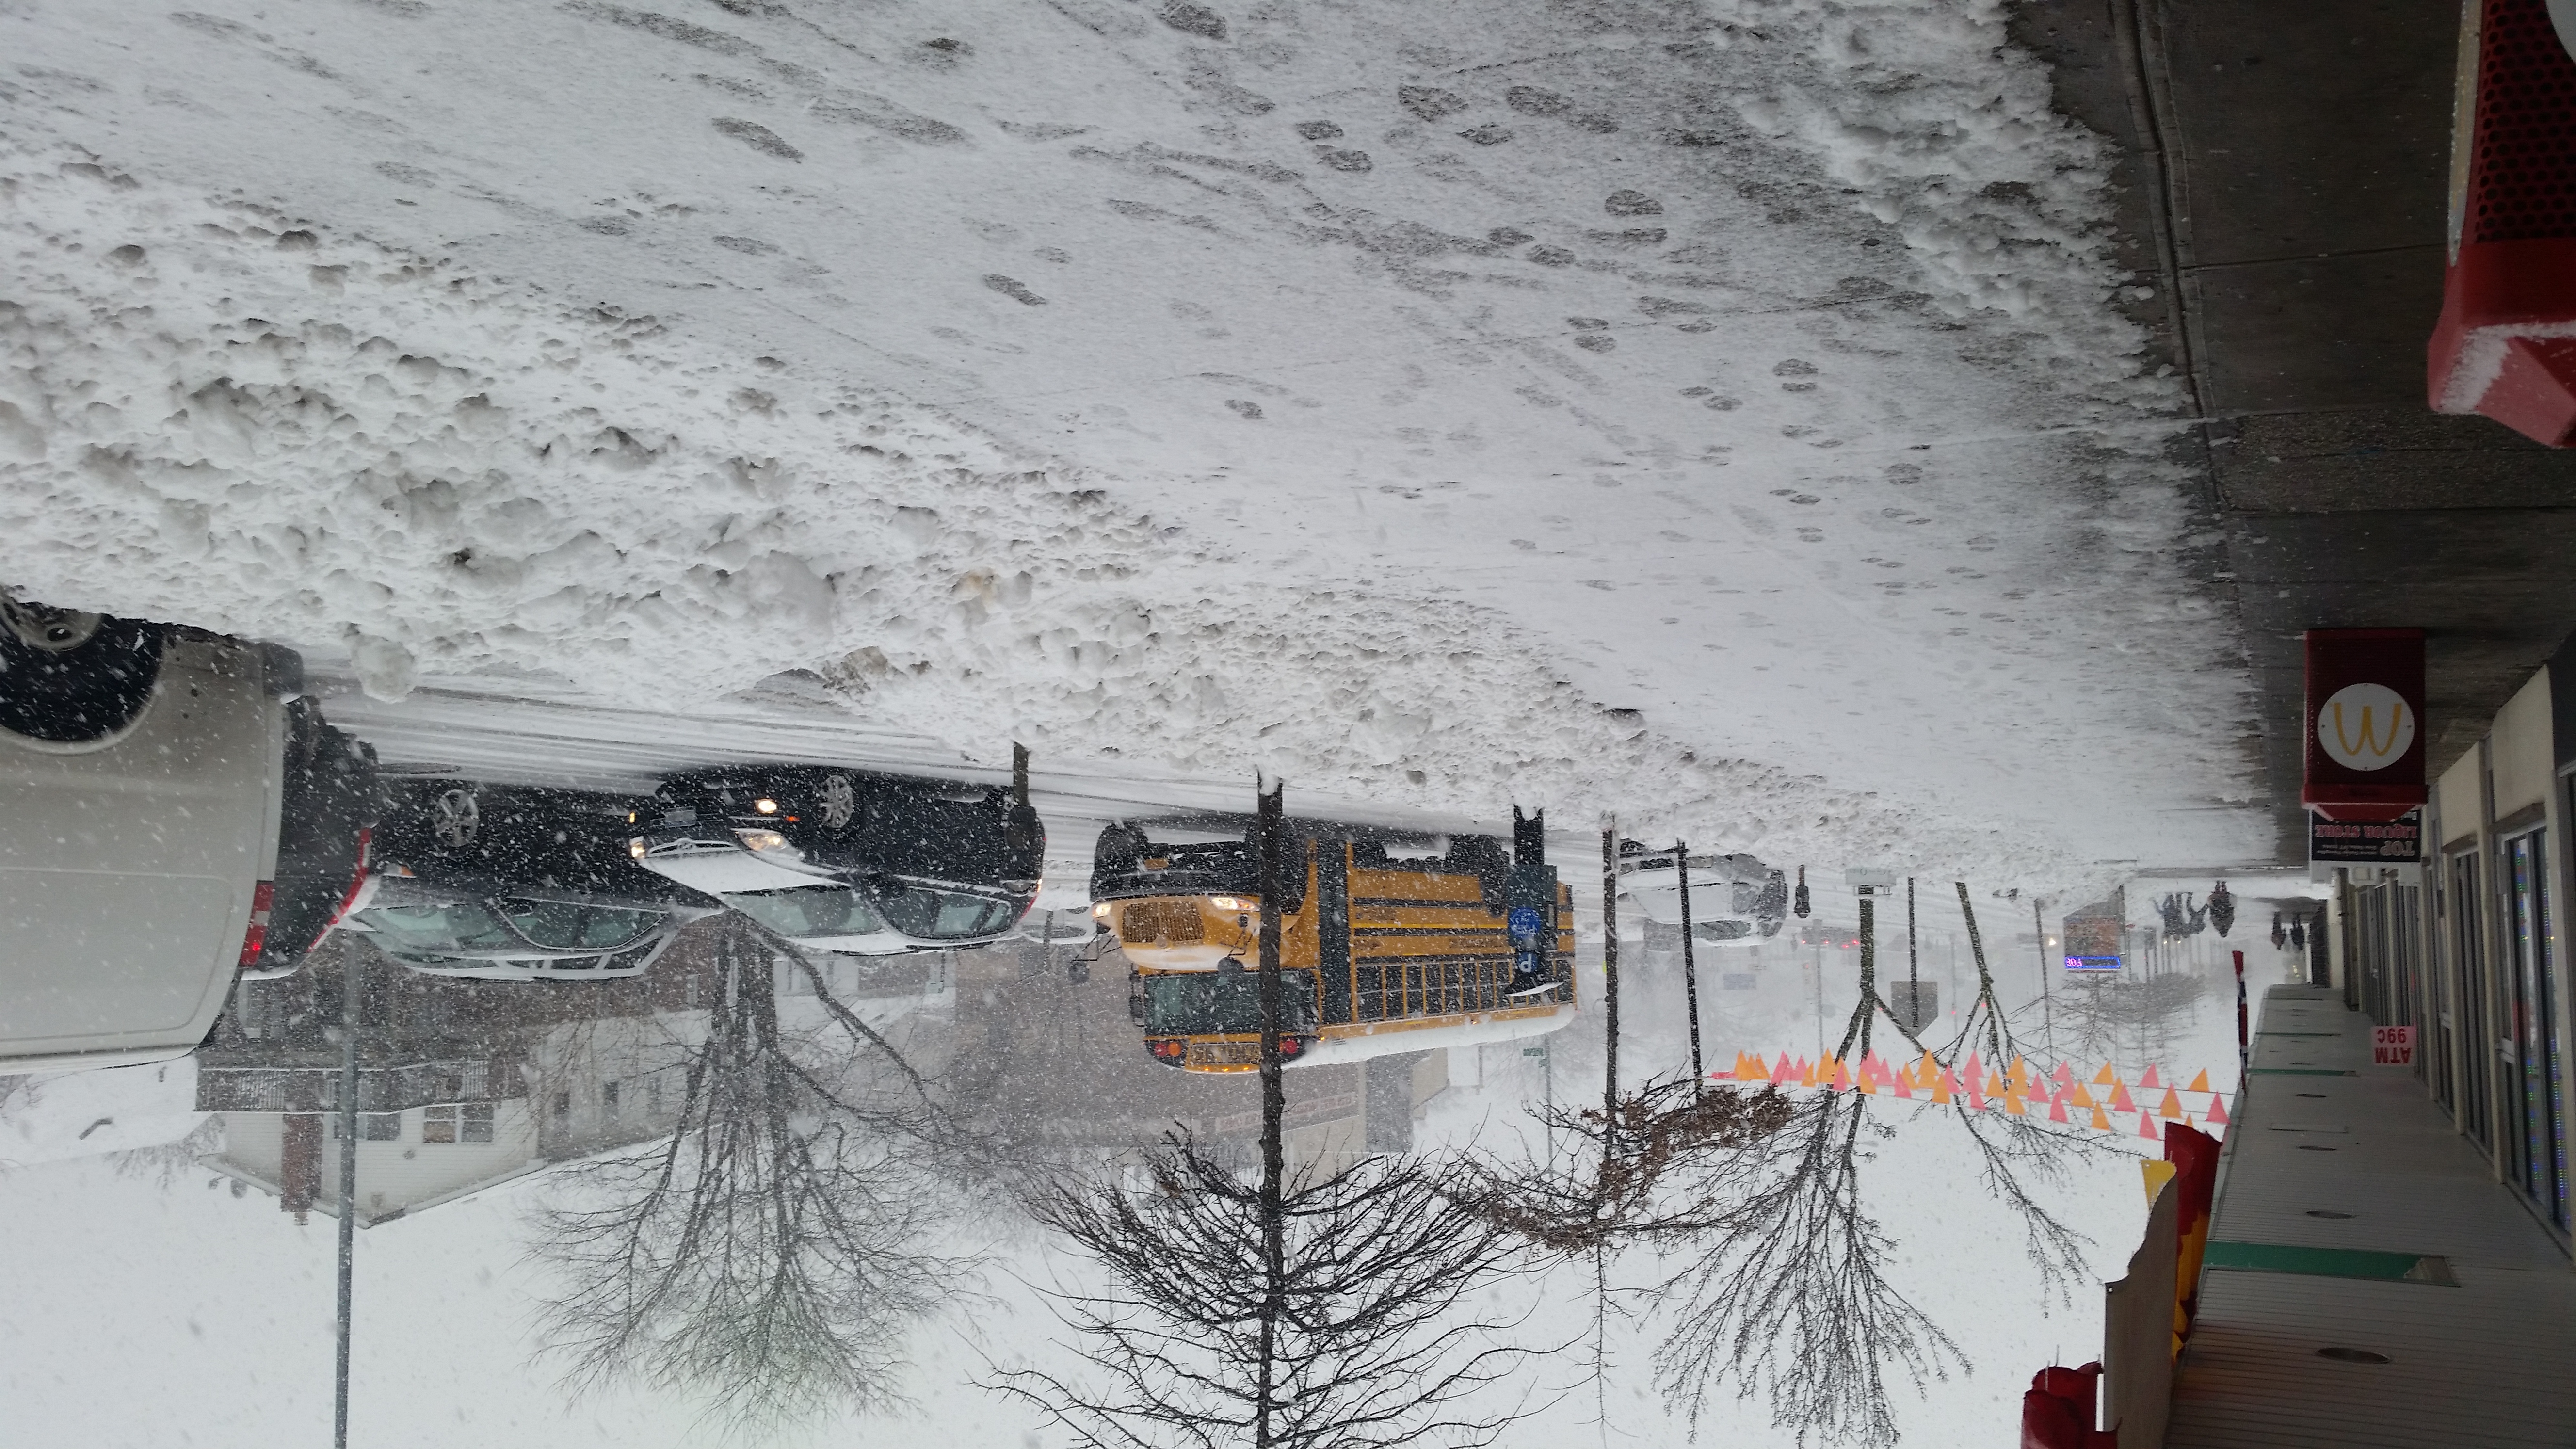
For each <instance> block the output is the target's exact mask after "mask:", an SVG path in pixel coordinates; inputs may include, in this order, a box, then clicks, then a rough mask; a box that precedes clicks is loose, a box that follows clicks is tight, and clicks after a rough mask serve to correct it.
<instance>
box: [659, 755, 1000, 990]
mask: <svg viewBox="0 0 2576 1449" xmlns="http://www.w3.org/2000/svg"><path fill="white" fill-rule="evenodd" d="M637 823H638V824H639V825H648V828H646V829H644V830H643V831H642V832H641V833H640V834H638V835H636V836H634V837H633V838H632V840H631V841H630V843H629V846H628V849H629V851H630V853H631V854H632V855H633V857H634V858H635V859H636V860H637V861H640V862H641V863H642V864H643V866H644V867H645V869H647V870H651V871H654V872H657V873H659V874H660V875H663V876H665V877H667V878H669V879H670V880H673V881H676V882H678V883H679V884H681V885H684V886H687V887H689V888H690V889H692V890H697V891H703V892H705V893H706V894H708V895H710V896H713V897H715V898H716V899H718V900H720V901H722V902H723V903H724V904H725V905H727V906H729V907H731V908H733V909H734V910H736V911H739V912H741V913H742V914H743V915H745V916H748V917H750V918H751V919H752V920H754V921H756V922H758V923H759V924H760V925H762V926H763V927H765V928H767V929H768V930H770V931H772V932H774V933H776V934H778V935H780V936H784V937H788V938H790V939H792V940H794V941H796V942H797V943H798V944H800V945H802V946H804V947H806V948H808V949H812V950H819V951H838V952H846V953H849V954H852V955H862V956H874V955H890V954H893V953H896V952H901V951H927V950H945V949H952V948H956V947H961V946H980V945H984V944H985V943H987V942H991V941H996V940H1000V939H1001V938H1003V937H1004V936H1007V935H1009V934H1010V933H1011V932H1012V930H1013V928H1015V927H1016V926H1018V925H1019V922H1020V918H1021V917H1022V916H1024V915H1026V914H1027V913H1028V910H1029V907H1030V906H1031V904H1033V903H1034V902H1035V901H1036V900H1037V893H1038V887H1039V884H1040V880H1039V877H1040V873H1041V871H1042V870H1043V868H1044V864H1045V857H1046V832H1045V830H1044V829H1043V828H1041V826H1040V825H1039V823H1038V815H1037V811H1035V810H1034V809H1032V808H1030V806H1029V803H1028V798H1027V794H1026V792H1025V790H1019V789H1014V788H1012V787H1009V786H1003V785H974V784H965V783H960V782H957V781H952V780H926V779H914V778H910V777H905V776H898V775H880V774H874V773H870V772H866V771H857V770H837V769H830V768H823V767H816V766H806V765H743V766H729V767H726V768H723V769H717V770H703V771H698V772H695V773H692V774H688V775H683V776H680V777H677V778H675V779H672V780H669V781H666V782H664V784H663V786H662V788H661V789H660V790H659V791H658V792H657V793H656V796H655V800H654V804H653V807H652V808H651V809H649V810H647V811H646V812H644V813H643V814H642V816H641V817H640V818H639V820H638V822H637Z"/></svg>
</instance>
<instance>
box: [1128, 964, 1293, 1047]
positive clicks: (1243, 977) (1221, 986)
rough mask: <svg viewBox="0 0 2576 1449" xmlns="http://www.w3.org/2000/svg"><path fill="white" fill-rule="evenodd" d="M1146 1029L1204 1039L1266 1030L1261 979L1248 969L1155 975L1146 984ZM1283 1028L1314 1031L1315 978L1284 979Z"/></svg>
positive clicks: (1281, 979) (1281, 984)
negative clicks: (1204, 1037) (1262, 1009)
mask: <svg viewBox="0 0 2576 1449" xmlns="http://www.w3.org/2000/svg"><path fill="white" fill-rule="evenodd" d="M1144 989H1145V1023H1144V1025H1145V1030H1146V1031H1147V1032H1148V1033H1151V1034H1153V1035H1156V1036H1202V1035H1215V1034H1223V1033H1234V1032H1250V1031H1259V1030H1261V975H1260V973H1259V972H1256V971H1251V970H1245V971H1241V972H1234V971H1226V972H1217V971H1173V972H1156V973H1154V974H1152V975H1149V976H1147V977H1145V979H1144ZM1279 1001H1280V1007H1281V1015H1280V1019H1279V1029H1280V1030H1281V1031H1286V1032H1311V1031H1313V1030H1314V1029H1315V977H1314V973H1312V972H1310V971H1283V972H1281V973H1280V976H1279Z"/></svg>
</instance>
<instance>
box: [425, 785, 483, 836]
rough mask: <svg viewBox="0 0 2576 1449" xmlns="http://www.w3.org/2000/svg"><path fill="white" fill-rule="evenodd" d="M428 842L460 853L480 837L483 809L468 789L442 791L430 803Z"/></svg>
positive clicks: (481, 834)
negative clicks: (436, 843) (433, 841)
mask: <svg viewBox="0 0 2576 1449" xmlns="http://www.w3.org/2000/svg"><path fill="white" fill-rule="evenodd" d="M429 834H430V838H431V839H434V840H436V841H437V842H438V843H439V844H441V845H443V846H446V847H447V848H448V849H450V850H463V849H465V848H466V847H467V846H469V845H472V844H473V843H474V842H475V841H477V840H480V839H481V838H482V837H483V806H482V802H480V801H478V800H477V799H475V798H474V792H473V791H472V790H469V789H464V788H461V787H460V788H457V789H451V790H441V791H439V792H438V793H437V794H436V795H433V796H431V797H430V801H429Z"/></svg>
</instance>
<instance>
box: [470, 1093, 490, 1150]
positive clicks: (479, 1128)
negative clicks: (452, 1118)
mask: <svg viewBox="0 0 2576 1449" xmlns="http://www.w3.org/2000/svg"><path fill="white" fill-rule="evenodd" d="M464 1113H465V1121H464V1129H465V1133H464V1140H465V1141H468V1142H489V1141H491V1140H492V1104H491V1103H489V1102H474V1103H470V1104H468V1105H467V1106H466V1107H465V1108H464Z"/></svg>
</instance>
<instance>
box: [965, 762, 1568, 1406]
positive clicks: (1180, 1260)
mask: <svg viewBox="0 0 2576 1449" xmlns="http://www.w3.org/2000/svg"><path fill="white" fill-rule="evenodd" d="M1284 824H1285V814H1284V805H1283V801H1282V793H1281V791H1280V790H1279V789H1278V788H1277V787H1276V786H1271V787H1268V788H1265V789H1264V790H1263V791H1262V792H1261V795H1260V815H1259V824H1258V825H1257V827H1256V834H1255V837H1254V840H1255V847H1256V848H1255V855H1256V859H1257V862H1258V865H1259V869H1260V872H1261V894H1262V900H1263V902H1264V904H1265V906H1266V907H1275V905H1276V903H1277V902H1278V901H1279V900H1280V899H1281V895H1280V889H1279V887H1280V874H1281V868H1282V866H1283V865H1284V864H1285V863H1286V854H1287V849H1286V846H1287V841H1286V832H1285V829H1284ZM1282 914H1283V912H1282V911H1280V910H1278V909H1275V908H1267V909H1264V910H1263V912H1262V915H1261V945H1260V953H1261V965H1260V974H1261V979H1260V1000H1261V1078H1260V1086H1261V1103H1262V1113H1261V1118H1262V1122H1261V1136H1260V1141H1259V1151H1260V1169H1259V1171H1258V1173H1257V1174H1249V1175H1247V1174H1243V1173H1239V1172H1238V1171H1237V1170H1236V1168H1235V1166H1234V1164H1233V1163H1232V1162H1231V1161H1230V1160H1228V1159H1227V1158H1225V1157H1223V1156H1221V1155H1219V1154H1218V1153H1216V1152H1213V1151H1211V1150H1209V1149H1208V1148H1207V1147H1205V1146H1203V1145H1202V1144H1200V1143H1198V1142H1197V1141H1195V1140H1193V1139H1191V1138H1189V1137H1187V1136H1173V1137H1170V1138H1167V1139H1166V1140H1165V1141H1164V1143H1163V1145H1162V1146H1161V1147H1159V1148H1156V1149H1154V1150H1152V1151H1149V1152H1148V1153H1146V1154H1145V1156H1144V1159H1143V1161H1142V1163H1141V1170H1140V1171H1139V1172H1138V1173H1136V1174H1135V1176H1134V1178H1133V1179H1132V1180H1131V1179H1129V1178H1126V1177H1123V1176H1120V1175H1115V1174H1113V1175H1110V1176H1106V1177H1093V1178H1077V1177H1064V1178H1059V1179H1057V1180H1055V1181H1053V1182H1049V1183H1043V1184H1040V1185H1038V1186H1037V1187H1035V1188H1033V1189H1032V1190H1031V1191H1030V1192H1029V1194H1028V1201H1029V1205H1030V1209H1031V1211H1032V1213H1033V1215H1034V1216H1035V1217H1036V1218H1037V1219H1038V1221H1039V1222H1041V1223H1043V1224H1045V1225H1046V1226H1047V1227H1049V1228H1052V1229H1053V1230H1055V1231H1056V1232H1057V1233H1060V1234H1062V1235H1063V1237H1064V1238H1065V1240H1066V1241H1067V1242H1069V1243H1070V1244H1071V1245H1072V1246H1073V1247H1074V1249H1075V1250H1076V1251H1077V1252H1079V1253H1080V1254H1081V1255H1082V1256H1083V1257H1084V1258H1087V1259H1088V1260H1090V1263H1091V1265H1092V1266H1093V1267H1094V1268H1095V1269H1097V1270H1098V1272H1099V1274H1100V1275H1101V1277H1102V1279H1103V1280H1105V1282H1104V1283H1103V1285H1102V1286H1099V1287H1096V1288H1090V1289H1085V1290H1078V1291H1065V1292H1060V1293H1058V1294H1057V1295H1056V1298H1055V1302H1056V1307H1057V1312H1058V1313H1059V1315H1060V1316H1061V1317H1062V1319H1063V1321H1064V1323H1065V1325H1066V1327H1068V1328H1070V1329H1071V1330H1072V1331H1073V1333H1074V1335H1075V1337H1076V1338H1077V1340H1079V1342H1080V1344H1081V1346H1082V1348H1083V1351H1084V1352H1085V1353H1086V1355H1087V1356H1088V1357H1089V1358H1090V1360H1091V1361H1092V1364H1093V1365H1094V1369H1095V1373H1094V1374H1093V1375H1091V1376H1087V1377H1079V1378H1077V1377H1067V1376H1064V1375H1059V1374H1056V1373H1053V1372H1049V1371H1047V1370H1044V1369H1035V1368H1022V1369H1016V1370H1010V1371H1005V1372H1002V1373H1000V1374H998V1375H997V1377H996V1378H995V1380H994V1386H995V1387H997V1388H999V1389H1001V1390H1002V1391H1003V1392H1005V1393H1008V1394H1011V1395H1013V1396H1015V1397H1017V1398H1019V1399H1021V1400H1023V1401H1024V1402H1027V1403H1029V1404H1031V1405H1033V1406H1034V1407H1036V1408H1037V1409H1039V1410H1040V1411H1041V1412H1043V1413H1045V1414H1046V1415H1048V1417H1050V1418H1051V1419H1053V1420H1054V1421H1055V1422H1057V1423H1059V1424H1061V1425H1063V1426H1064V1427H1066V1428H1067V1429H1070V1430H1071V1431H1072V1432H1073V1433H1075V1434H1076V1435H1078V1436H1079V1437H1080V1439H1081V1441H1082V1442H1083V1443H1085V1444H1091V1445H1099V1446H1106V1449H1167V1446H1170V1449H1217V1446H1220V1445H1225V1446H1233V1445H1250V1446H1253V1449H1375V1446H1383V1445H1396V1444H1412V1443H1420V1442H1426V1441H1428V1442H1445V1443H1450V1444H1458V1445H1482V1444H1488V1443H1491V1442H1492V1441H1493V1440H1494V1438H1495V1437H1496V1436H1497V1435H1499V1434H1500V1433H1501V1432H1502V1431H1503V1429H1504V1428H1505V1427H1507V1426H1508V1425H1509V1424H1511V1423H1512V1421H1513V1420H1515V1419H1517V1418H1519V1417H1520V1416H1521V1415H1522V1414H1523V1413H1525V1412H1527V1409H1528V1398H1527V1395H1526V1394H1522V1395H1519V1396H1517V1397H1515V1398H1513V1399H1512V1400H1511V1401H1510V1402H1508V1403H1505V1402H1499V1401H1497V1402H1485V1401H1484V1400H1486V1399H1487V1397H1488V1396H1487V1394H1486V1393H1485V1392H1484V1391H1485V1390H1487V1389H1488V1388H1489V1386H1492V1385H1494V1384H1496V1383H1498V1382H1500V1381H1502V1380H1504V1379H1506V1378H1508V1377H1509V1376H1510V1375H1511V1373H1512V1371H1513V1369H1514V1368H1515V1367H1516V1366H1517V1365H1518V1363H1519V1362H1520V1359H1521V1355H1522V1350H1521V1349H1519V1348H1518V1347H1516V1346H1515V1345H1514V1344H1513V1343H1512V1342H1511V1341H1510V1339H1509V1334H1510V1332H1511V1330H1512V1329H1514V1328H1515V1327H1516V1326H1517V1320H1516V1319H1514V1318H1511V1317H1507V1316H1504V1315H1500V1314H1480V1313H1478V1312H1476V1311H1474V1310H1473V1309H1470V1308H1468V1307H1467V1306H1466V1305H1467V1304H1468V1303H1469V1302H1470V1300H1471V1297H1472V1295H1474V1294H1475V1293H1477V1292H1478V1291H1479V1290H1480V1289H1482V1288H1483V1287H1485V1286H1486V1285H1487V1284H1489V1283H1491V1282H1493V1281H1494V1280H1495V1279H1497V1278H1499V1277H1503V1276H1507V1275H1510V1274H1512V1273H1515V1272H1518V1271H1521V1270H1524V1269H1525V1268H1526V1267H1527V1266H1528V1265H1529V1257H1528V1255H1527V1253H1526V1251H1525V1250H1524V1249H1523V1248H1522V1247H1521V1245H1520V1244H1519V1242H1518V1241H1517V1240H1516V1239H1515V1238H1514V1237H1513V1236H1512V1235H1510V1234H1509V1233H1507V1232H1506V1231H1505V1230H1504V1229H1503V1228H1502V1227H1500V1226H1499V1225H1498V1224H1496V1223H1495V1222H1493V1221H1492V1220H1491V1219H1489V1218H1487V1217H1485V1216H1482V1215H1480V1214H1478V1213H1476V1212H1473V1211H1471V1210H1469V1208H1467V1207H1466V1206H1464V1205H1463V1204H1462V1203H1461V1201H1460V1200H1459V1194H1457V1193H1456V1192H1455V1191H1453V1189H1452V1185H1451V1182H1450V1180H1449V1174H1447V1173H1445V1172H1443V1171H1442V1170H1440V1169H1438V1168H1436V1167H1434V1166H1432V1165H1429V1164H1427V1163H1426V1162H1424V1161H1422V1160H1420V1159H1400V1158H1394V1157H1383V1156H1381V1157H1372V1158H1366V1159H1363V1160H1361V1161H1360V1162H1358V1163H1356V1164H1354V1165H1351V1166H1347V1167H1344V1168H1342V1169H1340V1170H1338V1171H1333V1172H1329V1173H1320V1174H1317V1173H1300V1174H1295V1175H1291V1174H1290V1173H1289V1172H1288V1170H1287V1166H1286V1160H1285V1159H1286V1153H1285V1143H1284V1139H1283V1132H1282V1122H1283V1115H1284V1104H1285V1091H1284V1084H1283V1082H1282V1076H1281V1073H1282V1068H1283V1065H1284V1064H1283V1061H1282V1058H1281V1055H1280V1047H1279V1038H1280V1032H1281V1028H1282V1026H1283V1024H1284V1021H1285V1009H1284V1008H1285V1003H1284V1001H1283V993H1282V990H1281V984H1280V964H1279V930H1280V917H1281V915H1282Z"/></svg>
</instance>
